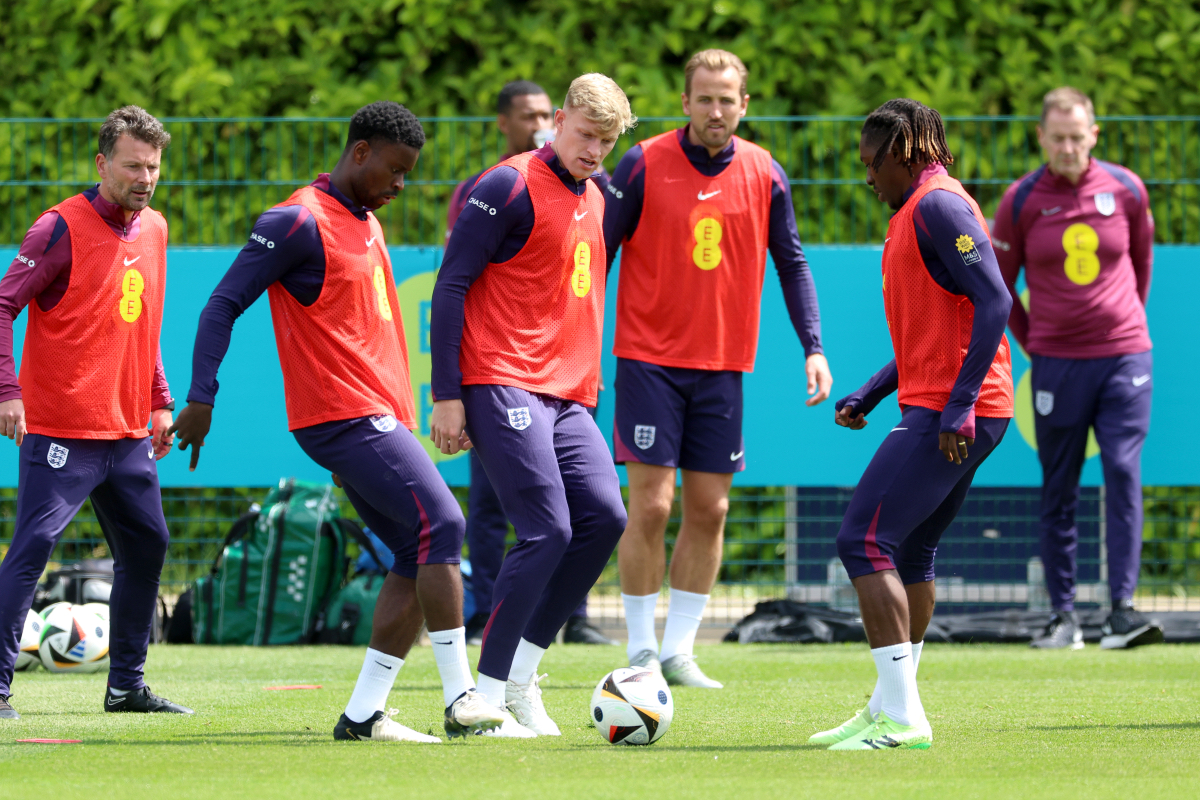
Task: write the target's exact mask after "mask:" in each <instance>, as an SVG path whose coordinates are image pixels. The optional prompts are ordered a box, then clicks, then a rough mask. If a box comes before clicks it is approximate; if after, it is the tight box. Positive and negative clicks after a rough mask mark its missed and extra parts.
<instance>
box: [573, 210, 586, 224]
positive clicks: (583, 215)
mask: <svg viewBox="0 0 1200 800" xmlns="http://www.w3.org/2000/svg"><path fill="white" fill-rule="evenodd" d="M571 216H573V217H575V221H576V222H579V220H581V219H583V218H584V217H586V216H587V212H586V211H585V212H583V213H582V214H572V215H571Z"/></svg>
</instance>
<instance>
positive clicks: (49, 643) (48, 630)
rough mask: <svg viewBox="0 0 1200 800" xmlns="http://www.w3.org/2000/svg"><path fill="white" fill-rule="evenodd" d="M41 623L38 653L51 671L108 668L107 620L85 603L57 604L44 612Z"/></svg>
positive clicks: (44, 665) (87, 670)
mask: <svg viewBox="0 0 1200 800" xmlns="http://www.w3.org/2000/svg"><path fill="white" fill-rule="evenodd" d="M47 612H49V613H47ZM42 622H43V625H42V636H41V644H40V645H39V647H38V653H39V655H40V656H41V659H42V666H43V667H45V668H46V669H48V670H49V671H50V672H100V671H102V670H107V669H108V632H109V631H108V620H107V619H102V618H101V617H100V616H99V615H97V614H95V613H94V612H92V611H89V610H87V609H85V608H83V607H82V606H74V605H71V604H70V603H56V604H55V605H54V606H53V607H52V608H47V609H46V610H45V611H43V612H42Z"/></svg>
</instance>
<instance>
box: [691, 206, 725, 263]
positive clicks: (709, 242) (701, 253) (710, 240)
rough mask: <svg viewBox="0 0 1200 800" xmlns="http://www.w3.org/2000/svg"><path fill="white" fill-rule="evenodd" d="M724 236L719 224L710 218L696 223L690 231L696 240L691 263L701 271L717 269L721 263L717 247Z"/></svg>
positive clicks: (719, 249) (719, 251)
mask: <svg viewBox="0 0 1200 800" xmlns="http://www.w3.org/2000/svg"><path fill="white" fill-rule="evenodd" d="M724 234H725V231H723V230H721V223H719V222H717V221H716V220H715V219H713V218H712V217H705V218H704V219H702V220H700V221H699V222H697V223H696V227H695V228H694V229H693V230H692V236H693V238H695V240H696V247H695V248H694V249H693V250H692V261H693V262H695V264H696V266H697V267H699V268H700V269H703V270H710V269H716V268H717V265H718V264H720V263H721V248H720V247H719V246H718V245H720V244H721V237H722V236H723V235H724Z"/></svg>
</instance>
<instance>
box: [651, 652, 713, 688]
mask: <svg viewBox="0 0 1200 800" xmlns="http://www.w3.org/2000/svg"><path fill="white" fill-rule="evenodd" d="M662 674H663V677H664V678H666V680H667V683H668V684H670V685H671V686H694V687H696V688H698V689H724V688H725V684H723V683H721V682H720V681H714V680H713V679H712V678H710V677H708V676H707V675H705V674H704V673H703V672H701V671H700V667H699V666H698V665H697V664H696V657H695V656H694V655H691V654H688V653H680V654H679V655H677V656H671V657H670V658H668V659H667V660H666V661H664V662H663V664H662Z"/></svg>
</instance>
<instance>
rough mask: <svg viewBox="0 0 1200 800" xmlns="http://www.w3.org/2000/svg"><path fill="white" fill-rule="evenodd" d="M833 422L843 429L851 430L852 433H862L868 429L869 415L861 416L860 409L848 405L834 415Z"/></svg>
mask: <svg viewBox="0 0 1200 800" xmlns="http://www.w3.org/2000/svg"><path fill="white" fill-rule="evenodd" d="M833 421H834V422H836V423H837V424H838V425H841V426H842V427H843V428H849V429H850V430H852V431H861V430H862V429H863V428H865V427H867V415H866V414H859V413H858V407H857V406H853V405H850V404H849V403H847V404H846V405H844V406H842V407H841V409H840V410H839V411H838V412H837V413H836V414H834V415H833Z"/></svg>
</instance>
